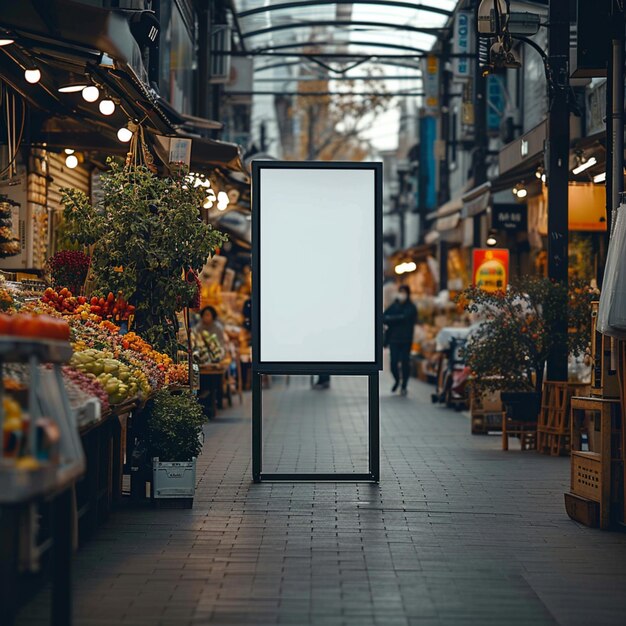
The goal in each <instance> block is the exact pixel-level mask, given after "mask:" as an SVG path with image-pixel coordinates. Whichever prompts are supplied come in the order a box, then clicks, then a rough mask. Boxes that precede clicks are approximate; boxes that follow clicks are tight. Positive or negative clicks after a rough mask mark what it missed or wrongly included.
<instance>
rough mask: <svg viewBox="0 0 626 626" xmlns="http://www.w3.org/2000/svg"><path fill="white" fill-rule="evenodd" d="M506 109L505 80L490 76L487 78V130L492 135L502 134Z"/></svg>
mask: <svg viewBox="0 0 626 626" xmlns="http://www.w3.org/2000/svg"><path fill="white" fill-rule="evenodd" d="M505 107H506V97H505V93H504V80H503V78H502V76H498V75H497V74H489V76H487V130H488V131H489V132H490V133H492V134H495V135H499V134H500V124H501V123H502V118H503V117H504V110H505Z"/></svg>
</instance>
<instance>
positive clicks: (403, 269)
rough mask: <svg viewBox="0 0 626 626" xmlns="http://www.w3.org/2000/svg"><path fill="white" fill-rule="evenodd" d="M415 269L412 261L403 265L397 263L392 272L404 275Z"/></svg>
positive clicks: (415, 266)
mask: <svg viewBox="0 0 626 626" xmlns="http://www.w3.org/2000/svg"><path fill="white" fill-rule="evenodd" d="M416 269H417V265H416V264H415V262H414V261H408V262H405V263H399V264H398V265H396V267H395V269H394V271H395V272H396V274H406V273H407V272H414V271H415V270H416Z"/></svg>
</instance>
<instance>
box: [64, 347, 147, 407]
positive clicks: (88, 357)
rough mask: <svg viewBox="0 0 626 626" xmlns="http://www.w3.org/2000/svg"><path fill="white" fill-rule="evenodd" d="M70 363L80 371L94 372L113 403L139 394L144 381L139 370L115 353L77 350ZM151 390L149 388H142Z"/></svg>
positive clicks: (144, 390) (91, 349)
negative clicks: (114, 355)
mask: <svg viewBox="0 0 626 626" xmlns="http://www.w3.org/2000/svg"><path fill="white" fill-rule="evenodd" d="M70 365H71V366H72V367H74V368H75V369H77V370H78V371H79V372H83V373H86V374H93V375H94V376H95V377H96V379H97V381H98V382H99V383H100V385H101V386H102V387H103V389H104V391H106V393H107V395H108V397H109V402H110V403H111V404H119V403H120V402H123V401H124V400H126V399H128V398H134V397H136V396H137V395H138V393H139V391H140V389H139V385H140V384H141V383H142V382H144V383H145V381H142V380H141V378H140V377H139V374H140V373H141V372H140V371H138V370H135V371H132V370H131V369H130V368H129V367H128V366H127V365H125V364H124V363H122V362H121V361H118V360H117V359H115V358H113V353H112V352H108V351H104V350H96V349H94V348H90V349H88V350H84V351H83V352H75V353H74V354H73V355H72V359H71V360H70ZM142 391H143V392H144V393H146V395H147V393H148V392H149V388H147V389H146V388H145V387H144V389H143V390H142Z"/></svg>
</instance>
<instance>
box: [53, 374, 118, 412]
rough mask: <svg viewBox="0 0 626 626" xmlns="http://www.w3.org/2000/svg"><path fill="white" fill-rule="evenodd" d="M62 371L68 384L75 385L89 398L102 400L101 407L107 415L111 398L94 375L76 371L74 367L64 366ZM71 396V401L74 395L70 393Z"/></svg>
mask: <svg viewBox="0 0 626 626" xmlns="http://www.w3.org/2000/svg"><path fill="white" fill-rule="evenodd" d="M62 369H63V378H64V379H65V381H66V382H67V383H70V384H73V385H75V386H76V387H78V388H79V389H80V390H82V391H83V392H84V393H85V394H86V395H87V396H90V397H92V398H97V399H98V400H100V407H101V409H102V412H103V413H106V412H107V411H108V410H109V409H110V408H111V407H110V404H109V396H108V395H107V393H106V391H105V390H104V389H103V387H102V385H101V384H100V383H99V382H98V380H97V378H96V377H95V376H94V375H91V376H90V375H89V374H85V373H83V372H81V371H80V370H77V369H74V368H73V367H69V366H67V365H66V366H64V367H63V368H62ZM69 395H70V400H71V399H72V394H71V393H69Z"/></svg>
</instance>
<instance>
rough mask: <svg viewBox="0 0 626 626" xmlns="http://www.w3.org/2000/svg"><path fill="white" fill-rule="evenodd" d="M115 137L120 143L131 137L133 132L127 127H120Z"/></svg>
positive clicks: (126, 141)
mask: <svg viewBox="0 0 626 626" xmlns="http://www.w3.org/2000/svg"><path fill="white" fill-rule="evenodd" d="M117 138H118V139H119V140H120V141H121V142H122V143H128V142H129V141H130V140H131V139H132V138H133V133H132V131H130V130H128V128H126V127H124V128H120V129H119V130H118V131H117Z"/></svg>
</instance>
